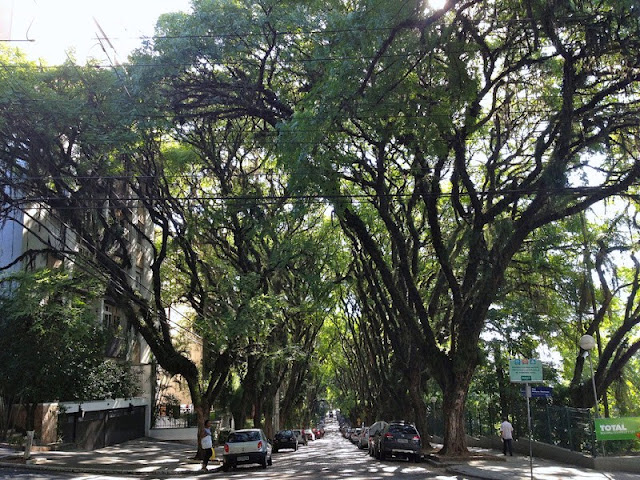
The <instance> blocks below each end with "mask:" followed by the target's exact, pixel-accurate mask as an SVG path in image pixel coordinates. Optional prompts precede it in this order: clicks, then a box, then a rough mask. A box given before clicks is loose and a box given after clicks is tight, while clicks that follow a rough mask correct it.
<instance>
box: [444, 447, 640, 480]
mask: <svg viewBox="0 0 640 480" xmlns="http://www.w3.org/2000/svg"><path fill="white" fill-rule="evenodd" d="M470 450H471V451H473V452H474V453H476V454H482V455H486V456H493V457H494V459H492V460H470V461H468V462H465V463H464V464H456V465H449V466H445V467H444V468H445V470H446V472H447V473H451V474H454V475H460V476H462V477H463V478H469V479H486V480H507V479H508V480H529V479H530V478H531V467H530V462H529V457H528V456H524V455H518V454H514V455H513V457H511V456H508V457H505V456H503V455H502V454H501V453H500V452H498V451H496V450H487V449H481V448H470ZM638 461H639V462H640V458H638ZM533 478H534V479H536V480H640V475H639V474H634V473H624V472H602V471H597V470H591V469H588V468H580V467H576V466H573V465H568V464H561V463H558V462H554V461H551V460H545V459H542V458H535V457H534V459H533Z"/></svg>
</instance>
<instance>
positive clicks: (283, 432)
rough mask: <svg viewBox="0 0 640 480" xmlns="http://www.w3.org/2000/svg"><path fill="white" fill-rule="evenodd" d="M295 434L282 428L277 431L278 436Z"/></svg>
mask: <svg viewBox="0 0 640 480" xmlns="http://www.w3.org/2000/svg"><path fill="white" fill-rule="evenodd" d="M291 435H293V432H292V431H291V430H282V431H281V432H278V433H276V437H290V436H291Z"/></svg>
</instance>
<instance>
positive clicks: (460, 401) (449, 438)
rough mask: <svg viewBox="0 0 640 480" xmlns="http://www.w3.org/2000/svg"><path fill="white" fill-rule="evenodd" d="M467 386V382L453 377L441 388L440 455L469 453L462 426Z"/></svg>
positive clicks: (465, 454)
mask: <svg viewBox="0 0 640 480" xmlns="http://www.w3.org/2000/svg"><path fill="white" fill-rule="evenodd" d="M468 388H469V385H468V382H466V383H465V382H459V381H457V379H455V381H454V382H452V383H451V384H450V385H449V386H447V387H446V388H445V389H443V395H444V403H443V406H442V411H443V417H444V445H443V447H442V449H441V450H440V452H439V453H440V454H442V455H447V456H468V455H469V451H468V450H467V439H466V432H465V428H464V406H465V401H466V399H467V391H468Z"/></svg>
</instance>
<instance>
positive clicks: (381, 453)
mask: <svg viewBox="0 0 640 480" xmlns="http://www.w3.org/2000/svg"><path fill="white" fill-rule="evenodd" d="M386 459H387V456H386V455H385V453H384V450H382V449H380V460H382V461H384V460H386Z"/></svg>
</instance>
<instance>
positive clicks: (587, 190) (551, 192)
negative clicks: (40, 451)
mask: <svg viewBox="0 0 640 480" xmlns="http://www.w3.org/2000/svg"><path fill="white" fill-rule="evenodd" d="M639 186H640V184H633V185H632V187H639ZM608 188H609V187H607V186H594V187H589V186H582V187H562V188H552V189H536V188H526V189H506V190H497V191H489V190H486V191H477V192H474V194H475V195H476V196H478V197H503V196H514V195H515V196H517V195H519V196H523V197H527V196H532V195H536V194H545V195H547V196H572V197H584V196H589V195H596V194H598V193H603V192H606V191H607V189H608ZM470 195H471V194H470V193H469V192H455V193H454V192H439V193H427V194H424V195H420V196H421V197H428V198H451V197H453V196H461V197H467V196H470ZM616 195H617V196H626V195H627V194H625V193H618V194H616ZM414 196H415V193H413V192H412V193H390V194H386V195H378V194H374V193H371V194H367V193H362V194H335V195H329V194H309V195H265V196H253V195H238V196H228V195H227V196H224V195H194V196H172V197H170V198H166V197H144V200H146V201H150V202H157V201H163V200H171V201H179V202H185V203H190V202H220V203H221V204H222V203H225V202H229V203H232V202H238V203H245V204H246V205H248V206H250V205H270V204H278V203H282V202H283V201H284V202H285V203H286V204H291V203H293V202H296V201H308V202H311V203H326V202H327V201H331V200H354V201H356V202H360V201H363V200H373V199H375V198H387V199H394V198H395V199H405V198H413V197H414ZM68 200H69V198H68V197H64V196H61V197H24V198H18V199H15V202H16V205H24V204H29V203H43V204H46V205H47V207H42V209H48V208H55V209H57V210H87V209H98V210H103V209H104V208H105V207H104V202H106V201H109V200H113V198H112V197H91V198H90V200H91V202H97V203H100V205H95V206H92V205H88V204H83V205H60V203H64V202H67V201H68ZM87 200H89V199H87ZM117 200H118V201H119V202H141V201H142V200H143V199H142V198H140V197H118V199H117ZM50 203H55V204H56V205H55V207H52V206H50ZM111 208H114V209H119V207H111Z"/></svg>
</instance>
